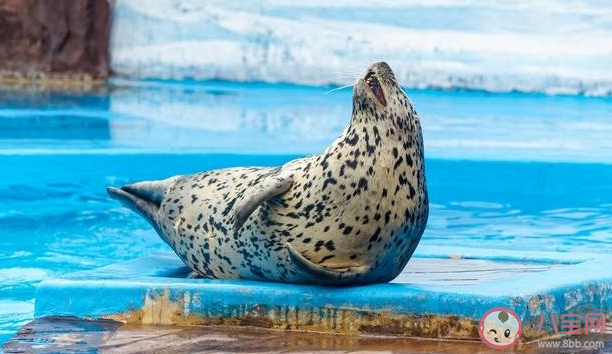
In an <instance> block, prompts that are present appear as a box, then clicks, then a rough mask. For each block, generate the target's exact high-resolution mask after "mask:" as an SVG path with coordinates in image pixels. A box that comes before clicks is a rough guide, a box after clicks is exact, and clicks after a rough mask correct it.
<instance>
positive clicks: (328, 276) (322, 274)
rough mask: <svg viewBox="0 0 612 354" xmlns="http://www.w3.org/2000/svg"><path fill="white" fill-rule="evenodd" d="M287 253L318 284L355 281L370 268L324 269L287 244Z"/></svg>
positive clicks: (344, 267)
mask: <svg viewBox="0 0 612 354" xmlns="http://www.w3.org/2000/svg"><path fill="white" fill-rule="evenodd" d="M286 247H287V251H289V259H290V260H291V261H292V262H293V263H294V264H295V265H297V267H298V268H299V269H301V270H303V271H305V272H306V273H308V274H310V275H312V276H313V277H315V279H316V280H317V282H320V283H324V284H332V285H333V284H337V285H340V284H344V283H345V282H347V281H355V280H356V279H357V278H359V277H360V276H361V275H364V274H366V273H367V272H368V271H369V270H370V267H369V266H363V265H357V264H347V265H344V266H340V267H334V268H329V267H324V266H321V265H318V264H314V263H313V262H311V261H310V260H309V259H308V258H306V257H304V256H303V255H301V254H300V253H299V252H297V251H296V250H295V249H294V248H293V246H291V244H290V243H287V244H286Z"/></svg>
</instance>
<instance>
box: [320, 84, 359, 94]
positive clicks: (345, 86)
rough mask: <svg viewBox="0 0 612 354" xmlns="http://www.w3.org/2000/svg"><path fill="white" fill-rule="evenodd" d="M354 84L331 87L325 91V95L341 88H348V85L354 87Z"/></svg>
mask: <svg viewBox="0 0 612 354" xmlns="http://www.w3.org/2000/svg"><path fill="white" fill-rule="evenodd" d="M353 86H355V84H348V85H344V86H340V87H336V88H333V89H331V90H329V91H327V92H325V93H324V95H329V94H330V93H332V92H336V91H340V90H343V89H345V88H347V87H353Z"/></svg>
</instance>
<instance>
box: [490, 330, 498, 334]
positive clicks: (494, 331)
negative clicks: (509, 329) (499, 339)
mask: <svg viewBox="0 0 612 354" xmlns="http://www.w3.org/2000/svg"><path fill="white" fill-rule="evenodd" d="M491 332H493V333H495V334H497V331H496V330H494V329H490V330H489V333H491Z"/></svg>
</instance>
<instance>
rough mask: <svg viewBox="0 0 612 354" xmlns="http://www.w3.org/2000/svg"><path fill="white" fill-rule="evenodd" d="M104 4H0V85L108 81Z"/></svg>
mask: <svg viewBox="0 0 612 354" xmlns="http://www.w3.org/2000/svg"><path fill="white" fill-rule="evenodd" d="M109 30H110V4H109V1H108V0H0V80H2V79H4V81H7V80H8V81H11V80H13V81H27V80H32V79H40V80H43V81H51V82H53V81H60V82H64V81H71V80H84V81H91V80H100V79H104V78H105V77H106V76H108V72H109V69H108V38H109Z"/></svg>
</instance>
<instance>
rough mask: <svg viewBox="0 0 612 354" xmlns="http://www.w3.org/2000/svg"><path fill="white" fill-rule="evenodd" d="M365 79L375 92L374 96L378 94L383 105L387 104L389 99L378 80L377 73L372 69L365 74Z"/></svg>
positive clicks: (378, 98)
mask: <svg viewBox="0 0 612 354" xmlns="http://www.w3.org/2000/svg"><path fill="white" fill-rule="evenodd" d="M365 81H366V82H367V83H368V87H369V88H370V90H372V93H373V94H374V96H376V99H377V100H378V102H379V103H380V104H382V105H383V106H386V105H387V100H386V99H385V93H384V92H383V89H382V87H381V86H380V82H378V79H377V78H376V75H374V73H373V72H372V71H370V72H369V73H368V74H367V75H366V76H365Z"/></svg>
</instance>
